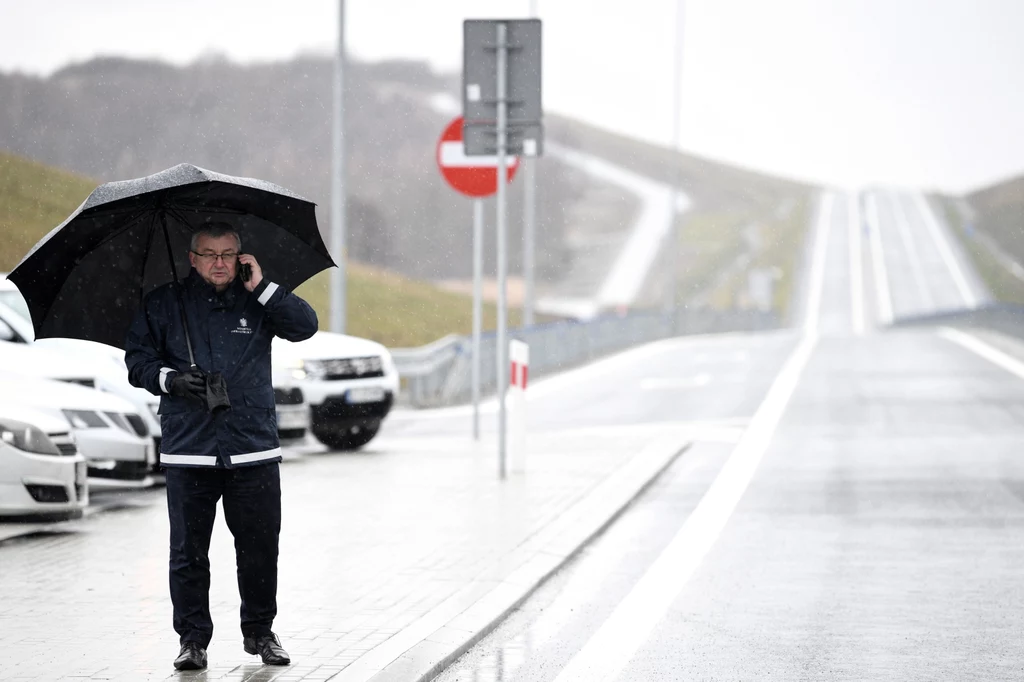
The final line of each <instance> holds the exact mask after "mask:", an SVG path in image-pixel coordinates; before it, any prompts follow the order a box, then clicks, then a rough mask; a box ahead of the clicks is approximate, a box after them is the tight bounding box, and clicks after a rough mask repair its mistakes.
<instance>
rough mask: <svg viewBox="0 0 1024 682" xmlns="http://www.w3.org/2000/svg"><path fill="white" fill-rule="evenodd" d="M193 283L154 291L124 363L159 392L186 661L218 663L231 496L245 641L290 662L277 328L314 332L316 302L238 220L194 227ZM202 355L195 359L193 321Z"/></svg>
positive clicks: (177, 621) (181, 665)
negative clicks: (216, 600) (285, 630)
mask: <svg viewBox="0 0 1024 682" xmlns="http://www.w3.org/2000/svg"><path fill="white" fill-rule="evenodd" d="M189 261H190V263H191V264H192V269H191V270H190V272H189V274H188V276H187V277H186V278H185V279H184V280H183V281H182V282H172V283H169V284H166V285H164V286H162V287H159V288H157V289H155V290H154V291H153V292H152V293H150V294H149V295H148V296H147V297H146V299H145V301H144V302H143V307H142V310H141V311H140V312H139V314H138V315H137V316H136V318H135V320H134V322H133V324H132V327H131V330H130V331H129V333H128V338H127V345H126V354H125V362H126V363H127V365H128V377H129V380H130V381H131V383H132V384H133V385H135V386H140V387H142V388H145V389H147V390H148V391H150V392H151V393H153V394H155V395H160V396H161V398H160V410H159V412H160V428H161V431H162V437H161V443H160V464H161V466H162V467H163V468H164V470H165V473H166V476H167V512H168V516H169V520H170V591H171V603H172V605H173V609H174V629H175V631H177V633H178V637H179V644H180V646H181V649H180V651H179V654H178V657H177V658H176V659H175V660H174V667H175V668H176V669H178V670H197V669H201V668H205V667H206V666H207V655H206V649H207V648H208V647H209V644H210V640H211V639H212V637H213V620H212V618H211V617H210V560H209V556H208V553H209V548H210V537H211V534H212V532H213V522H214V519H215V517H216V514H217V501H218V500H221V499H223V506H224V520H225V521H226V522H227V526H228V528H229V529H230V531H231V534H232V535H233V536H234V539H235V558H236V563H237V569H238V591H239V594H240V595H241V598H242V606H241V626H242V646H243V648H244V650H245V652H246V653H249V654H254V655H255V654H258V655H259V656H260V657H261V658H262V659H263V662H264V663H265V664H269V665H288V664H289V663H290V662H291V660H290V658H289V656H288V653H287V652H286V651H285V650H284V648H283V647H282V645H281V640H280V639H279V638H278V636H277V635H276V634H274V632H273V630H272V626H273V623H274V617H275V616H276V615H277V556H278V537H279V535H280V530H281V478H280V471H279V464H278V463H279V462H280V461H281V448H280V443H279V441H278V435H277V414H276V409H275V404H274V388H273V385H272V383H271V365H270V348H271V341H272V340H273V337H275V336H279V337H281V338H284V339H288V340H289V341H301V340H304V339H308V338H309V337H311V336H312V335H313V333H314V332H316V330H317V318H316V313H315V312H313V309H312V308H311V307H310V306H309V304H308V303H306V302H305V301H303V300H302V299H301V298H299V297H298V296H296V295H295V294H293V293H290V292H288V291H285V290H284V289H283V288H282V287H280V286H278V285H277V284H275V283H273V282H270V281H268V280H267V278H265V277H264V275H263V270H262V269H261V268H260V265H259V263H258V262H257V260H256V258H255V257H254V256H253V255H251V254H246V253H242V241H241V238H240V237H239V234H238V232H236V231H235V230H234V229H233V228H232V227H231V225H229V224H227V223H208V224H206V225H204V226H203V227H202V228H201V229H200V230H197V231H196V232H195V233H194V234H193V236H192V242H191V245H190V251H189ZM183 316H184V318H186V319H187V321H188V331H189V332H190V334H189V336H190V338H191V341H192V349H193V353H194V356H195V367H192V363H191V361H190V359H189V351H188V346H187V343H186V336H185V334H186V330H185V326H184V324H183V323H182V318H183Z"/></svg>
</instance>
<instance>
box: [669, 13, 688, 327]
mask: <svg viewBox="0 0 1024 682" xmlns="http://www.w3.org/2000/svg"><path fill="white" fill-rule="evenodd" d="M684 4H685V0H676V3H675V6H676V16H675V19H676V21H675V44H674V45H673V64H672V154H671V155H670V157H669V158H670V159H671V161H670V163H671V164H672V166H671V186H672V190H671V191H670V192H669V201H670V202H671V205H670V206H669V209H670V210H669V216H670V217H669V220H670V221H671V223H670V227H669V231H668V237H669V248H668V250H667V256H668V259H669V273H670V275H669V295H668V303H669V309H670V311H671V314H672V324H673V326H674V325H675V324H676V320H677V318H678V309H679V300H678V299H679V262H678V261H679V250H680V246H679V242H680V235H679V200H680V191H679V159H678V154H679V144H680V137H681V135H680V129H681V122H680V115H681V113H682V103H683V84H682V75H683V26H684V22H683V16H684V9H685V8H684Z"/></svg>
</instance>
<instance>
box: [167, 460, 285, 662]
mask: <svg viewBox="0 0 1024 682" xmlns="http://www.w3.org/2000/svg"><path fill="white" fill-rule="evenodd" d="M166 475H167V513H168V516H169V518H170V522H171V561H170V569H171V570H170V578H171V603H172V604H173V606H174V629H175V631H176V632H177V633H178V635H179V637H180V641H181V642H182V643H184V642H187V641H192V642H197V643H198V644H200V645H201V646H203V647H204V648H205V647H207V646H209V644H210V639H211V638H212V637H213V619H212V618H211V617H210V557H209V550H210V535H211V534H212V533H213V520H214V518H216V516H217V500H219V499H221V498H223V500H224V520H225V521H227V525H228V529H230V530H231V534H232V535H233V536H234V538H235V562H236V565H237V568H238V592H239V594H240V595H241V597H242V608H241V616H242V636H243V637H259V636H260V635H266V634H269V633H270V631H271V626H272V625H273V623H274V616H276V615H277V550H278V536H279V535H280V533H281V472H280V468H279V467H278V464H277V463H276V462H275V463H273V464H260V465H256V466H250V467H242V468H239V469H200V468H179V467H169V468H167V469H166Z"/></svg>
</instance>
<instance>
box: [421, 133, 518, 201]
mask: <svg viewBox="0 0 1024 682" xmlns="http://www.w3.org/2000/svg"><path fill="white" fill-rule="evenodd" d="M506 159H507V163H508V182H512V178H513V177H514V176H515V174H516V169H517V168H519V157H517V156H508V157H506ZM437 166H438V168H440V169H441V175H443V176H444V179H445V180H447V181H448V184H449V185H451V186H452V188H453V189H455V190H456V191H458V192H462V193H463V194H465V195H466V196H469V197H489V196H491V195H492V194H494V193H495V192H497V191H498V157H497V156H466V151H465V149H464V148H463V146H462V117H461V116H459V117H458V118H456V119H455V120H454V121H452V122H451V123H449V124H448V127H447V128H445V129H444V132H443V133H441V139H440V140H438V141H437Z"/></svg>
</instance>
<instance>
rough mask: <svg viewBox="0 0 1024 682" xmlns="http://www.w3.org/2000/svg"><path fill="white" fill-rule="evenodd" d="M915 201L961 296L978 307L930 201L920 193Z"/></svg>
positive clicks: (967, 303)
mask: <svg viewBox="0 0 1024 682" xmlns="http://www.w3.org/2000/svg"><path fill="white" fill-rule="evenodd" d="M914 201H915V203H916V204H917V209H918V210H919V211H920V212H921V215H922V216H924V223H925V225H927V227H928V232H929V233H930V234H931V236H932V239H933V240H934V241H935V245H936V246H937V247H938V248H939V253H940V254H941V255H942V260H943V262H944V263H945V264H946V267H947V268H949V272H950V274H951V275H952V277H953V282H954V283H956V288H957V290H958V291H959V292H960V296H962V297H963V299H964V303H965V304H966V305H967V307H968V308H977V307H978V299H977V297H976V296H975V295H974V292H972V291H971V287H970V285H968V284H967V278H966V277H964V272H963V270H961V269H960V263H959V261H958V260H957V259H956V256H955V255H953V249H952V247H951V246H950V245H949V238H948V236H947V235H946V233H945V231H944V230H942V228H940V227H939V223H938V219H937V218H936V217H935V214H934V213H933V212H932V209H931V207H930V206H929V205H928V202H927V201H925V198H924V196H923V195H921V194H918V195H917V196H915V197H914Z"/></svg>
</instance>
